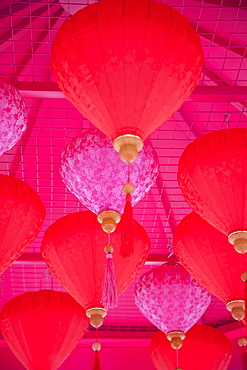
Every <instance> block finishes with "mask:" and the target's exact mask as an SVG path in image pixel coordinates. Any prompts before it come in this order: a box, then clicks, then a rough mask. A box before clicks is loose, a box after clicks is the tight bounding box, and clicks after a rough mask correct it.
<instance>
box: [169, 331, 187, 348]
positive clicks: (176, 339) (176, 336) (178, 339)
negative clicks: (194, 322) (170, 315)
mask: <svg viewBox="0 0 247 370" xmlns="http://www.w3.org/2000/svg"><path fill="white" fill-rule="evenodd" d="M184 338H185V334H184V333H183V332H182V331H170V332H169V333H167V339H168V340H169V341H170V342H171V346H172V348H173V349H179V348H181V347H182V345H183V342H182V341H183V340H184Z"/></svg>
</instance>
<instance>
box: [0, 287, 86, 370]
mask: <svg viewBox="0 0 247 370" xmlns="http://www.w3.org/2000/svg"><path fill="white" fill-rule="evenodd" d="M0 325H1V331H2V333H3V336H4V339H5V340H6V342H7V343H8V345H9V347H10V349H11V350H12V351H13V353H14V354H15V356H16V357H17V358H18V360H19V361H20V362H21V363H22V364H23V366H24V367H25V368H26V369H29V370H55V369H57V368H58V367H59V366H60V365H61V364H62V362H63V361H64V360H65V359H66V358H67V357H68V356H69V354H70V353H71V351H72V350H73V349H74V348H75V346H76V344H77V343H78V341H79V340H80V339H81V337H82V336H83V334H84V333H85V331H86V330H87V327H88V318H87V317H86V315H85V310H84V309H83V308H82V307H81V306H80V305H79V304H78V303H77V302H76V301H75V300H74V299H73V298H72V297H71V296H70V295H69V294H68V293H61V292H54V291H50V290H41V291H39V292H29V293H25V294H22V295H20V296H17V297H15V298H14V299H12V300H11V301H9V302H7V303H6V304H5V305H4V307H3V309H2V312H1V315H0Z"/></svg>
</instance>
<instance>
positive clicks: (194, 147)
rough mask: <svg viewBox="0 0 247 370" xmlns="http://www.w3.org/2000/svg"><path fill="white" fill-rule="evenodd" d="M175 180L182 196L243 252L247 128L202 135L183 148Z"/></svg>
mask: <svg viewBox="0 0 247 370" xmlns="http://www.w3.org/2000/svg"><path fill="white" fill-rule="evenodd" d="M178 182H179V186H180V188H181V190H182V193H183V196H184V198H185V200H186V201H187V202H188V203H189V205H190V206H191V208H192V209H193V210H194V211H195V212H196V213H198V214H199V215H200V216H201V217H202V218H203V219H204V220H206V221H207V222H209V223H210V224H211V225H212V226H214V227H215V228H216V229H218V230H219V231H221V232H223V233H224V234H226V235H227V236H228V240H229V242H230V243H231V244H234V248H235V250H236V251H237V252H239V253H242V254H243V253H245V252H247V129H246V128H233V129H227V130H221V131H215V132H212V133H209V134H207V135H203V136H201V137H199V138H197V139H196V140H195V141H193V142H192V143H190V144H189V145H188V146H187V147H186V148H185V150H184V152H183V154H182V156H181V158H180V161H179V166H178Z"/></svg>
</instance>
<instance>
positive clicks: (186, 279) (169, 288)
mask: <svg viewBox="0 0 247 370" xmlns="http://www.w3.org/2000/svg"><path fill="white" fill-rule="evenodd" d="M210 301H211V295H210V293H209V292H208V291H207V290H206V289H205V288H203V287H202V286H201V285H200V284H199V283H197V281H195V280H194V279H193V278H192V277H191V276H190V275H189V274H188V272H187V271H186V270H185V269H184V268H183V267H182V266H181V265H180V264H178V263H166V264H164V265H162V266H159V267H157V268H155V269H153V270H150V271H148V272H147V273H145V274H144V275H142V276H141V277H139V278H138V280H137V282H136V287H135V303H136V305H137V307H138V308H139V310H140V311H141V313H142V314H143V315H144V316H145V317H146V318H147V319H148V320H149V321H151V322H152V323H153V324H154V325H155V326H156V327H157V328H158V329H160V330H162V331H163V332H164V333H169V332H170V331H181V332H183V333H186V332H187V331H188V330H189V329H190V328H191V327H192V326H193V325H194V324H195V323H196V322H197V321H198V320H199V319H200V317H201V316H202V315H203V313H204V312H205V311H206V309H207V307H208V305H209V303H210Z"/></svg>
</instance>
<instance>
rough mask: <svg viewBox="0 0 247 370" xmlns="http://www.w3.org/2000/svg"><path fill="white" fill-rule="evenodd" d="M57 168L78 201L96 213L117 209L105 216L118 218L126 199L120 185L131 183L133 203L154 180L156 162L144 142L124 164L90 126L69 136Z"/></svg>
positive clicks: (107, 140)
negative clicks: (135, 157) (131, 159)
mask: <svg viewBox="0 0 247 370" xmlns="http://www.w3.org/2000/svg"><path fill="white" fill-rule="evenodd" d="M129 166H130V167H129ZM128 169H129V170H128ZM60 171H61V176H62V179H63V181H64V183H65V185H66V186H67V188H68V189H69V190H70V191H71V192H72V193H73V194H74V195H75V196H76V197H77V198H78V199H79V200H80V201H81V203H83V204H84V205H85V206H86V207H87V208H88V209H90V210H91V211H92V212H94V213H96V214H97V215H99V213H101V212H103V213H104V214H105V212H104V211H115V212H117V215H115V214H114V212H113V213H110V215H109V213H108V214H107V217H108V218H109V216H110V217H112V216H113V218H114V216H116V218H114V219H115V221H117V222H118V221H119V220H120V217H121V216H120V214H122V213H123V209H124V206H125V200H126V195H125V194H124V193H123V191H122V189H123V185H124V184H125V183H127V182H131V184H133V185H134V188H135V190H134V193H133V194H132V205H135V204H136V203H137V202H139V201H140V200H141V199H142V198H143V197H144V196H145V195H146V194H147V193H148V191H149V190H150V188H151V186H152V185H153V184H154V182H155V180H156V178H157V176H158V172H159V166H158V157H157V154H156V152H155V150H154V149H153V147H152V146H151V144H149V143H146V145H145V147H144V148H143V149H142V150H141V152H140V153H139V156H138V158H137V159H136V161H135V162H133V163H131V164H129V165H127V164H126V163H124V162H122V161H121V159H120V158H119V155H118V153H117V152H116V151H115V150H114V149H113V147H112V142H111V140H110V139H109V138H108V137H106V136H105V135H104V134H102V133H101V132H100V131H98V130H90V131H86V132H85V133H84V134H83V135H80V136H77V137H75V138H74V139H72V140H71V142H70V143H69V144H68V146H67V147H66V148H65V150H64V151H63V153H62V160H61V170H60ZM128 172H130V176H129V178H128Z"/></svg>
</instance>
